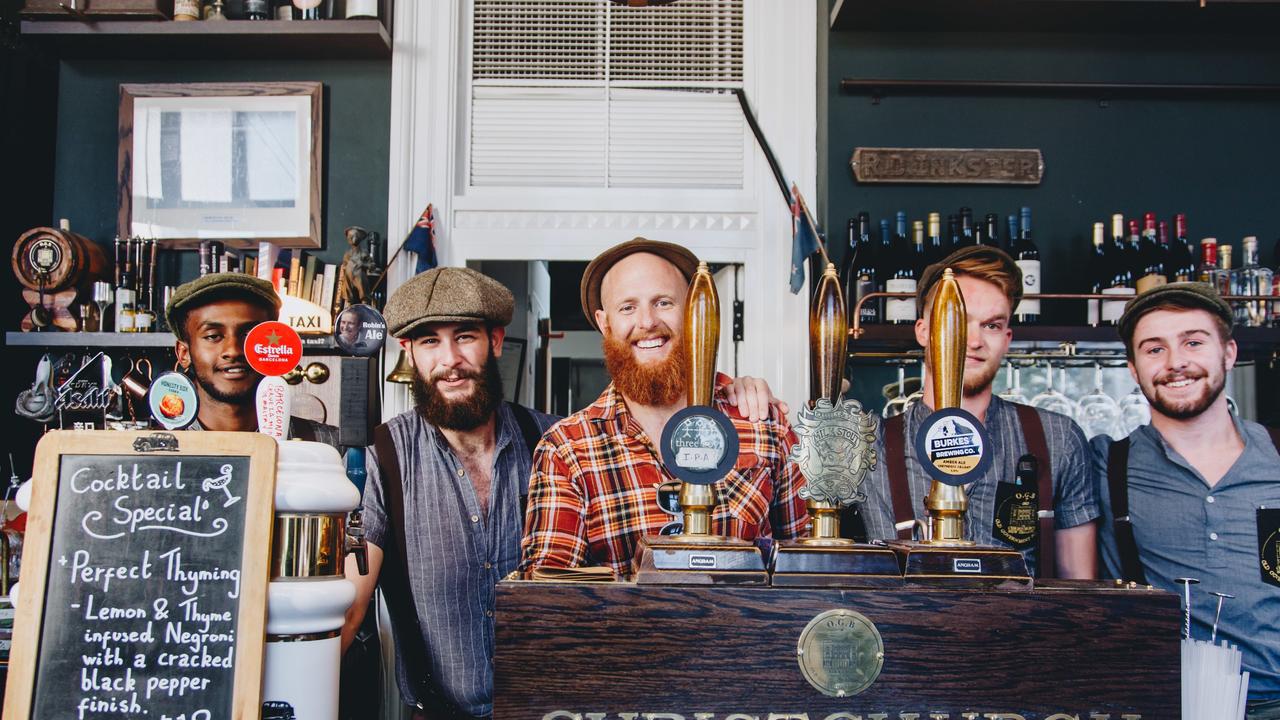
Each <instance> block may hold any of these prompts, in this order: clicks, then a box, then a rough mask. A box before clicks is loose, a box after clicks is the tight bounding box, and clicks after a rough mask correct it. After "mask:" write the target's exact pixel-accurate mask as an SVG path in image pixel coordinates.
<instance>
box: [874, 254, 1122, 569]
mask: <svg viewBox="0 0 1280 720" xmlns="http://www.w3.org/2000/svg"><path fill="white" fill-rule="evenodd" d="M946 268H951V270H952V271H953V272H954V273H955V276H956V281H957V282H958V283H959V285H960V293H961V295H962V296H963V297H964V304H965V310H966V314H967V319H968V326H967V344H966V347H965V364H964V386H963V388H962V392H961V401H960V405H961V407H962V408H963V409H964V410H967V411H968V412H970V413H971V414H973V415H974V416H975V417H977V418H978V420H980V421H982V423H983V424H984V425H985V426H986V428H987V431H988V432H989V433H990V436H991V447H990V448H989V449H988V452H991V453H993V461H992V463H991V467H990V468H989V469H988V470H987V472H986V473H985V474H983V475H982V476H981V477H979V478H978V479H977V480H975V481H973V482H972V483H970V484H969V485H967V486H966V490H967V492H968V496H969V512H968V517H967V522H965V539H967V540H972V541H974V542H977V543H979V544H982V545H1006V546H1009V547H1013V548H1016V549H1018V550H1020V551H1021V552H1022V554H1023V556H1024V558H1025V559H1026V561H1027V566H1028V568H1029V569H1030V570H1031V572H1032V573H1036V574H1039V575H1041V576H1046V577H1051V576H1052V575H1053V574H1054V572H1053V571H1055V570H1056V574H1057V576H1058V577H1070V578H1093V577H1096V576H1097V560H1096V555H1097V544H1096V538H1097V529H1096V527H1095V524H1094V521H1095V520H1096V519H1097V517H1098V507H1097V499H1096V497H1095V493H1094V487H1093V478H1092V474H1091V473H1092V470H1091V468H1090V466H1089V462H1088V459H1087V458H1088V455H1087V452H1088V445H1087V443H1086V441H1085V437H1084V433H1082V432H1081V431H1080V428H1079V427H1077V426H1076V424H1075V422H1074V421H1073V420H1072V419H1071V418H1068V417H1066V416H1065V415H1059V414H1057V413H1054V412H1050V411H1048V410H1040V409H1038V408H1032V407H1031V406H1028V405H1019V404H1017V403H1011V402H1007V401H1005V400H1003V399H1001V398H1000V397H998V396H996V395H994V394H993V393H992V388H991V384H992V381H993V380H994V379H995V376H996V373H997V371H999V369H1000V364H1001V362H1003V361H1004V355H1005V353H1006V352H1007V351H1008V349H1009V343H1010V342H1011V341H1012V339H1013V330H1012V329H1011V328H1010V320H1011V318H1012V316H1013V311H1014V308H1016V307H1017V305H1018V302H1019V300H1021V299H1022V272H1021V270H1019V269H1018V266H1017V264H1015V263H1014V261H1013V259H1012V258H1010V257H1009V255H1008V254H1007V253H1005V252H1003V251H1001V250H999V249H997V248H994V247H991V246H989V245H978V246H973V247H967V248H962V249H960V250H957V251H955V252H954V253H952V254H951V255H949V256H948V257H947V258H945V259H943V260H942V261H941V262H938V263H936V264H934V265H930V266H929V267H928V268H926V269H925V271H924V273H922V274H921V278H920V282H919V284H918V286H917V291H916V292H917V294H916V299H917V302H918V303H919V306H920V318H921V319H919V320H917V321H916V327H915V331H916V342H918V343H919V344H920V345H921V346H922V347H925V348H927V347H928V344H929V315H930V310H931V308H932V305H933V300H934V297H935V296H936V295H937V289H938V287H939V285H938V280H940V279H941V278H942V273H943V270H945V269H946ZM925 357H926V358H928V352H927V350H926V353H925ZM923 391H924V397H923V400H922V402H918V403H912V404H911V405H910V406H908V407H907V409H906V411H905V412H904V413H903V414H902V415H898V416H896V417H894V418H891V419H890V420H888V421H887V422H885V423H883V424H882V425H881V428H880V432H879V434H878V437H877V439H876V455H877V457H879V458H881V462H879V463H877V465H876V467H875V469H874V470H872V471H871V473H869V474H868V476H867V480H866V482H865V483H864V484H863V489H864V490H865V491H866V492H867V501H866V502H865V503H864V504H863V505H862V506H861V507H860V512H861V515H862V517H863V520H864V522H865V524H866V530H867V535H868V537H869V538H871V539H894V538H902V539H910V538H911V533H912V523H913V522H914V521H916V520H924V519H926V517H927V513H926V510H925V507H924V499H925V496H926V495H927V494H928V492H929V486H930V484H931V479H930V478H929V476H928V475H927V474H926V473H925V471H924V468H922V467H921V466H920V462H919V461H918V460H917V459H916V453H915V448H914V445H915V443H914V442H913V439H914V438H915V434H916V431H917V429H918V428H919V427H920V426H921V423H923V422H924V421H925V419H926V418H927V417H928V416H929V415H930V414H931V413H932V412H933V410H932V408H931V407H930V406H931V405H932V404H933V374H932V372H929V373H928V374H927V375H926V377H925V381H924V387H923ZM1028 455H1030V456H1032V457H1034V458H1035V462H1036V466H1037V468H1039V470H1040V474H1039V478H1040V479H1039V481H1038V483H1037V484H1038V488H1037V490H1038V492H1039V493H1041V494H1043V493H1050V497H1051V498H1052V499H1053V515H1054V516H1053V523H1052V524H1051V527H1050V523H1044V524H1042V525H1041V526H1040V527H1041V528H1044V530H1040V529H1036V530H1035V533H1034V534H1032V535H1031V537H1030V538H1028V537H1027V536H1026V535H1021V534H1019V535H1014V536H1013V540H1010V539H1009V538H1008V537H1007V536H1004V535H1001V532H1000V531H1001V528H1002V527H1008V526H1007V524H1002V525H1000V526H998V525H997V522H1000V523H1006V522H1007V520H1008V518H1007V517H1005V516H1003V515H1002V514H1001V512H1000V509H1001V507H1004V508H1009V507H1010V506H1012V505H1013V503H1004V504H999V503H997V497H998V493H999V491H1000V490H1001V488H1000V487H999V485H1000V484H1001V483H1005V482H1011V481H1012V480H1013V479H1014V478H1015V477H1016V475H1017V466H1018V464H1019V462H1020V461H1021V460H1022V459H1024V458H1026V457H1027V456H1028ZM1045 456H1047V457H1045ZM1046 465H1047V466H1048V468H1047V471H1046V468H1045V466H1046ZM1046 480H1048V482H1047V483H1046ZM1005 512H1012V510H1006V511H1005ZM1042 532H1043V533H1045V535H1052V537H1051V538H1050V537H1040V533H1042ZM1015 541H1016V542H1015ZM1042 552H1043V553H1045V554H1046V555H1048V554H1049V553H1052V554H1053V555H1054V556H1055V557H1054V559H1055V562H1053V563H1049V562H1046V563H1041V562H1040V558H1041V553H1042ZM1042 565H1043V566H1044V567H1041V566H1042ZM1037 570H1040V572H1039V573H1037Z"/></svg>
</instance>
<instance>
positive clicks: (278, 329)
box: [244, 320, 302, 377]
mask: <svg viewBox="0 0 1280 720" xmlns="http://www.w3.org/2000/svg"><path fill="white" fill-rule="evenodd" d="M244 356H245V359H246V360H247V361H248V362H249V367H251V368H253V369H254V370H257V371H258V372H259V373H261V374H263V375H266V376H268V377H277V376H280V375H284V374H285V373H287V372H289V371H290V370H292V369H294V368H295V367H297V365H298V362H299V361H300V360H302V338H300V337H298V333H297V331H296V330H294V329H293V328H291V327H289V326H288V325H286V324H284V323H282V322H279V321H276V320H268V321H267V322H264V323H262V324H261V325H258V326H256V327H255V328H253V329H252V330H250V331H249V335H248V336H247V337H246V338H245V339H244Z"/></svg>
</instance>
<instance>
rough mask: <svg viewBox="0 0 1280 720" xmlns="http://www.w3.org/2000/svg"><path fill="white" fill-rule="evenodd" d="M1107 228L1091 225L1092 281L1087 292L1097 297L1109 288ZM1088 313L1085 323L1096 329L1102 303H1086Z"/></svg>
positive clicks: (1092, 301)
mask: <svg viewBox="0 0 1280 720" xmlns="http://www.w3.org/2000/svg"><path fill="white" fill-rule="evenodd" d="M1106 231H1107V227H1106V225H1104V224H1103V223H1100V222H1097V223H1094V224H1093V258H1092V259H1093V263H1092V270H1093V272H1092V273H1091V274H1092V275H1093V281H1092V282H1091V283H1090V287H1089V292H1090V293H1092V294H1094V295H1098V294H1101V293H1102V291H1103V289H1105V288H1107V287H1109V286H1110V285H1109V283H1110V280H1111V278H1110V275H1109V272H1110V271H1109V270H1108V266H1109V264H1110V262H1109V258H1108V257H1107V238H1106ZM1087 306H1088V312H1087V314H1086V322H1088V323H1089V326H1090V327H1097V326H1098V323H1100V322H1102V302H1101V301H1099V300H1090V301H1088V303H1087Z"/></svg>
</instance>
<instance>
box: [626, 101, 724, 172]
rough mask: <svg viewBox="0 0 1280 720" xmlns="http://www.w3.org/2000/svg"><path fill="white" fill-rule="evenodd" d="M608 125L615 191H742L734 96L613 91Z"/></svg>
mask: <svg viewBox="0 0 1280 720" xmlns="http://www.w3.org/2000/svg"><path fill="white" fill-rule="evenodd" d="M609 123H610V128H609V185H610V186H611V187H688V188H693V187H697V188H732V189H736V188H741V187H742V184H743V163H744V158H743V141H742V140H743V130H744V128H743V120H742V113H741V111H740V110H739V109H738V102H737V99H736V98H735V97H734V96H733V95H729V94H708V93H689V92H669V91H668V92H660V91H647V90H626V89H614V90H613V91H612V100H611V102H610V106H609Z"/></svg>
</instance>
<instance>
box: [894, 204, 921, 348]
mask: <svg viewBox="0 0 1280 720" xmlns="http://www.w3.org/2000/svg"><path fill="white" fill-rule="evenodd" d="M898 222H899V227H900V228H901V229H902V230H903V231H904V232H903V233H902V234H900V235H898V237H896V238H895V239H894V248H893V252H892V253H891V254H890V258H891V261H890V262H889V263H888V265H887V267H886V270H887V271H888V275H887V279H886V280H885V281H884V289H885V292H901V293H912V294H914V293H915V291H916V278H917V275H916V272H917V270H916V265H917V263H918V262H919V261H918V259H917V258H918V257H919V256H918V253H922V252H924V223H921V222H920V221H918V220H917V221H916V223H915V225H916V227H915V233H913V235H914V238H913V239H908V238H907V237H906V234H905V230H906V223H907V214H906V213H898ZM884 318H885V322H888V323H891V324H893V325H908V324H911V323H914V322H915V321H916V300H915V298H914V297H911V298H902V299H898V298H887V299H886V302H885V304H884Z"/></svg>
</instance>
